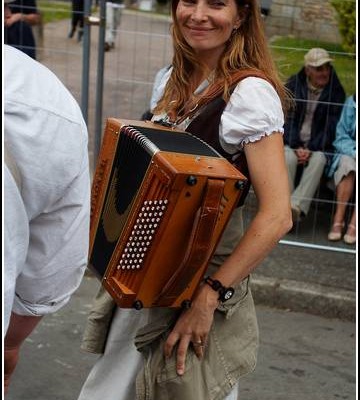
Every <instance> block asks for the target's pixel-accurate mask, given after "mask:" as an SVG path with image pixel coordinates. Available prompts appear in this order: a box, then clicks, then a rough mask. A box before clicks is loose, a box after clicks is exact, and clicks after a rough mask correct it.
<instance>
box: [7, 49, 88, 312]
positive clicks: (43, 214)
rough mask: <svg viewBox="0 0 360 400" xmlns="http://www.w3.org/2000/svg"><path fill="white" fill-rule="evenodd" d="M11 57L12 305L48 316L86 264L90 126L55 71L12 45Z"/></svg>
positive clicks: (66, 296)
mask: <svg viewBox="0 0 360 400" xmlns="http://www.w3.org/2000/svg"><path fill="white" fill-rule="evenodd" d="M4 59H5V63H4V67H5V68H4V81H6V82H7V84H6V87H5V93H4V143H5V144H6V146H7V148H8V149H9V151H10V152H11V155H12V158H13V159H14V160H15V162H16V166H17V168H18V170H19V173H20V176H21V191H20V189H19V188H18V187H17V186H16V185H15V183H14V180H11V174H10V173H9V171H6V173H7V181H6V182H7V185H6V186H5V190H6V193H5V200H6V203H5V206H6V212H5V213H4V226H5V228H6V230H5V235H4V236H5V237H4V248H5V254H4V269H5V274H4V276H5V280H4V286H5V287H4V289H5V292H6V293H7V295H6V299H5V300H6V302H7V304H6V305H5V306H6V309H7V311H8V310H9V308H10V309H12V310H13V311H14V312H15V313H17V314H20V315H45V314H47V313H50V312H55V311H57V310H58V309H59V308H61V307H62V306H64V305H65V304H66V303H67V302H68V300H69V299H70V296H71V295H72V294H73V292H74V291H75V290H76V289H77V288H78V286H79V285H80V282H81V279H82V277H83V273H84V270H85V267H86V265H87V257H88V246H89V221H90V174H89V161H88V136H87V127H86V124H85V121H84V119H83V117H82V113H81V110H80V107H79V105H78V104H77V102H76V100H75V99H74V98H73V96H72V95H71V94H70V93H69V92H68V90H67V89H66V88H65V86H64V85H63V84H62V83H61V82H60V81H59V80H58V79H57V78H56V77H55V75H54V74H52V72H51V71H50V70H48V69H47V68H46V67H45V66H43V65H42V64H40V63H37V62H36V61H34V60H32V59H31V58H30V57H28V56H26V55H25V54H24V53H22V52H20V51H19V50H17V49H15V48H12V47H10V46H6V45H5V57H4ZM19 227H22V228H21V229H20V228H19ZM25 228H26V229H25ZM24 252H25V254H24ZM12 299H13V300H12Z"/></svg>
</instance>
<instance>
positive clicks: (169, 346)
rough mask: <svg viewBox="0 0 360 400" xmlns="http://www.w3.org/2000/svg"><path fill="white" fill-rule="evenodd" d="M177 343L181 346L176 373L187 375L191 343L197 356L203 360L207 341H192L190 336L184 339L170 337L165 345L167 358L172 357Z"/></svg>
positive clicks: (178, 351) (185, 336)
mask: <svg viewBox="0 0 360 400" xmlns="http://www.w3.org/2000/svg"><path fill="white" fill-rule="evenodd" d="M177 343H179V344H178V348H177V352H176V372H177V374H178V375H183V374H184V373H185V362H186V355H187V352H188V348H189V345H190V343H191V345H192V347H193V349H194V352H195V354H196V356H197V357H198V358H199V359H201V358H202V357H203V356H204V352H205V346H206V340H204V339H201V338H198V339H194V340H192V341H191V340H190V336H189V335H184V336H183V337H177V336H175V335H173V336H172V335H169V337H168V339H167V341H166V342H165V345H164V354H165V357H166V358H170V357H171V354H172V352H173V349H174V346H175V345H176V344H177Z"/></svg>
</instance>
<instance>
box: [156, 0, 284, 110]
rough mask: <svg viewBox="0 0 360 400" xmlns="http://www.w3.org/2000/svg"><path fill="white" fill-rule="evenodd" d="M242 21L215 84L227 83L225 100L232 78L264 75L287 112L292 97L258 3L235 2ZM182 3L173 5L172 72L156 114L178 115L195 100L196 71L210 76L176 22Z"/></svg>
mask: <svg viewBox="0 0 360 400" xmlns="http://www.w3.org/2000/svg"><path fill="white" fill-rule="evenodd" d="M235 1H236V3H237V6H238V10H239V13H240V17H241V19H242V22H241V25H240V27H239V28H238V29H237V30H236V31H234V32H233V34H232V36H231V38H230V39H229V41H228V43H227V46H226V48H225V50H224V53H223V55H222V57H221V60H220V62H219V64H218V66H217V68H216V70H215V72H214V79H215V80H216V81H218V80H222V81H223V82H224V92H223V98H224V99H225V100H228V99H229V96H230V95H229V77H230V75H231V74H232V73H233V72H234V71H238V70H239V69H253V70H255V71H261V72H263V74H264V75H265V76H266V78H267V79H268V80H269V81H270V82H271V83H272V85H273V86H274V88H275V90H276V91H277V93H278V95H279V97H280V100H281V103H282V106H283V110H284V112H286V111H287V109H288V107H289V95H288V92H287V90H286V89H285V87H284V84H283V83H282V81H281V80H280V78H279V76H278V73H277V70H276V68H275V64H274V62H273V59H272V56H271V53H270V50H269V48H268V44H267V40H266V37H265V32H264V26H263V21H262V17H261V14H260V7H259V5H258V3H257V0H235ZM178 2H179V0H173V1H172V17H173V25H172V29H171V33H172V37H173V52H174V56H173V60H172V66H173V70H172V73H171V76H170V78H169V80H168V82H167V84H166V86H165V90H164V94H163V96H162V98H161V99H160V101H159V103H158V105H157V106H156V107H155V109H154V110H153V112H154V113H155V114H158V113H161V112H164V111H165V112H167V113H168V114H169V115H179V114H181V113H182V112H183V111H184V110H185V109H186V105H187V104H189V99H192V98H193V91H194V87H193V86H192V85H191V79H190V78H191V76H192V74H193V73H194V71H195V70H197V71H199V69H200V71H201V72H202V75H203V77H204V79H205V78H206V77H207V76H208V74H209V72H210V71H208V69H207V67H206V66H205V65H202V64H201V63H200V62H199V60H198V59H197V57H196V54H195V52H194V51H193V50H192V48H191V47H190V46H189V45H188V44H187V43H186V41H185V39H184V37H183V35H182V34H181V31H180V28H179V25H178V23H177V20H176V8H177V5H178Z"/></svg>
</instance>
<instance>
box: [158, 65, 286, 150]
mask: <svg viewBox="0 0 360 400" xmlns="http://www.w3.org/2000/svg"><path fill="white" fill-rule="evenodd" d="M170 74H171V69H169V70H167V71H166V72H165V73H164V74H163V76H162V77H161V79H159V76H158V77H157V78H158V79H157V83H156V84H155V85H154V90H153V95H152V99H151V106H152V108H153V107H154V106H155V105H156V103H157V102H158V101H159V100H160V98H161V96H162V94H163V91H164V89H165V85H166V82H167V80H168V79H169V77H170ZM207 85H208V84H207V82H206V83H205V82H203V83H202V84H201V85H200V86H199V88H198V89H197V90H196V92H197V93H200V92H201V91H202V90H204V89H205V88H206V87H207ZM162 118H164V115H156V116H154V118H153V120H160V119H162ZM190 122H191V120H185V121H184V123H182V124H180V125H178V128H179V129H186V127H187V126H188V125H189V124H190ZM283 125H284V114H283V110H282V107H281V101H280V98H279V96H278V94H277V93H276V91H275V89H274V88H273V86H272V85H271V84H270V83H269V82H267V81H266V80H264V79H261V78H257V77H248V78H245V79H243V80H242V81H241V82H239V83H238V84H237V86H236V87H235V89H234V91H233V93H232V94H231V96H230V99H229V101H228V103H227V105H226V107H225V110H224V112H223V114H222V116H221V122H220V128H219V138H220V144H221V146H222V147H223V149H224V150H225V151H226V152H228V153H229V154H234V153H236V152H237V151H238V150H240V149H242V147H243V146H244V145H245V144H246V143H249V142H256V141H257V140H260V139H261V138H262V137H264V136H266V135H271V134H272V133H274V132H279V133H283V132H284V128H283Z"/></svg>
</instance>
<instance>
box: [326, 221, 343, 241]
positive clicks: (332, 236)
mask: <svg viewBox="0 0 360 400" xmlns="http://www.w3.org/2000/svg"><path fill="white" fill-rule="evenodd" d="M339 228H340V229H339ZM343 228H344V222H335V223H334V224H333V226H332V227H331V231H330V232H329V234H328V240H330V241H331V242H336V241H337V240H340V239H341V237H342V230H343Z"/></svg>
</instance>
